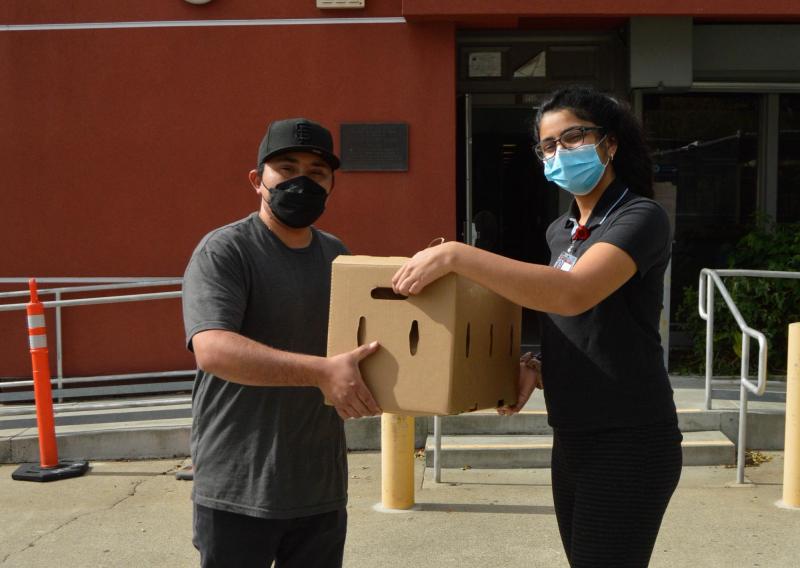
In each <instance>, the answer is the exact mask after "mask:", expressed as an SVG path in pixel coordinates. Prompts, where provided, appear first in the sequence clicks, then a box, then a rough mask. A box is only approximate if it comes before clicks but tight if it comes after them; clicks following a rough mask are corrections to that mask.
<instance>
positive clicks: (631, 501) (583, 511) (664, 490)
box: [552, 424, 683, 568]
mask: <svg viewBox="0 0 800 568" xmlns="http://www.w3.org/2000/svg"><path fill="white" fill-rule="evenodd" d="M682 439H683V437H682V436H681V433H680V431H679V430H678V427H677V426H675V425H674V424H654V425H649V426H642V427H633V428H621V429H614V430H603V431H594V432H566V431H559V430H556V431H555V433H554V440H553V459H552V481H553V501H554V503H555V509H556V518H557V519H558V530H559V532H560V533H561V541H562V543H563V544H564V550H565V551H566V553H567V558H568V559H569V563H570V566H571V567H572V568H584V567H592V568H599V567H603V566H613V567H615V568H641V567H646V566H647V565H648V563H649V562H650V555H651V554H652V552H653V545H654V544H655V541H656V537H657V536H658V529H659V527H660V526H661V519H662V517H663V516H664V512H665V511H666V509H667V504H668V503H669V500H670V497H672V493H673V492H674V491H675V487H676V486H677V485H678V480H679V479H680V475H681V465H682V456H681V440H682Z"/></svg>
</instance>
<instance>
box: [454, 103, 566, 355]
mask: <svg viewBox="0 0 800 568" xmlns="http://www.w3.org/2000/svg"><path fill="white" fill-rule="evenodd" d="M462 110H463V112H461V113H460V114H461V120H460V121H459V122H461V123H462V124H460V125H459V126H460V130H461V131H462V132H463V133H464V137H461V140H462V141H464V144H462V146H463V148H462V149H461V151H460V152H459V154H460V160H459V162H460V166H459V170H460V172H461V175H460V176H459V187H460V190H459V192H458V193H459V207H458V209H459V219H458V222H459V225H458V226H459V228H460V229H461V231H460V232H461V236H462V239H463V238H464V235H465V234H467V233H468V231H467V230H466V228H465V225H466V209H467V208H466V205H465V201H466V193H467V191H468V188H467V184H466V175H465V172H466V139H465V136H466V131H467V129H466V127H465V125H464V124H463V123H464V122H465V121H466V120H467V118H466V109H465V108H464V106H463V104H462ZM535 115H536V109H535V108H533V107H532V106H516V105H514V106H481V105H474V106H472V108H471V132H472V183H471V192H472V207H471V209H472V238H473V242H474V245H475V246H477V247H480V248H483V249H485V250H489V251H491V252H494V253H496V254H499V255H503V256H506V257H509V258H513V259H516V260H521V261H525V262H535V263H539V264H548V262H549V260H550V256H549V251H548V248H547V243H546V241H545V231H546V230H547V226H548V225H549V224H550V222H551V221H552V220H553V219H554V218H555V217H556V216H557V210H558V194H557V192H556V191H555V190H554V189H553V188H552V187H551V186H550V184H548V183H547V181H546V180H545V179H544V175H543V173H542V165H541V163H540V162H539V160H538V159H537V158H536V155H535V154H534V153H533V150H532V143H533V123H534V118H535ZM539 338H540V335H539V321H538V314H537V313H536V312H534V311H532V310H527V309H524V310H523V323H522V344H523V349H528V350H529V349H534V348H537V347H538V345H539V343H540V339H539Z"/></svg>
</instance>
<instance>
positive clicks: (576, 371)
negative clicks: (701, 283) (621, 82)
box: [542, 180, 677, 430]
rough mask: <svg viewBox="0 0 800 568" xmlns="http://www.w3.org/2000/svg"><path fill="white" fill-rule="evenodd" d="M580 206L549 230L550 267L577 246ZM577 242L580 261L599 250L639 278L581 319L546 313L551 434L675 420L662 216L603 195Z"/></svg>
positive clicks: (645, 203)
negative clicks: (620, 254) (626, 258)
mask: <svg viewBox="0 0 800 568" xmlns="http://www.w3.org/2000/svg"><path fill="white" fill-rule="evenodd" d="M579 218H580V215H579V213H578V209H577V204H576V203H575V202H574V201H573V203H572V207H571V208H570V210H569V211H568V212H567V213H565V214H564V215H562V216H561V217H559V218H558V219H556V220H555V221H554V222H553V223H552V224H551V225H550V227H549V228H548V229H547V243H548V245H549V247H550V265H551V266H553V265H555V263H556V261H557V259H558V257H559V255H560V254H561V253H562V252H564V251H567V250H568V249H569V247H570V244H571V243H572V233H573V229H574V227H575V225H576V223H577V221H576V219H579ZM586 227H587V228H588V229H589V231H590V234H589V237H588V238H587V239H586V240H583V241H575V243H574V246H573V250H572V254H573V255H574V256H575V257H577V258H578V261H577V262H580V257H581V255H582V254H583V253H585V252H586V251H587V250H589V248H590V247H591V246H592V245H594V244H595V243H599V242H605V243H611V244H613V245H615V246H617V247H619V248H621V249H622V250H624V251H625V252H626V253H628V254H629V255H630V257H631V258H632V259H633V261H634V262H635V263H636V268H637V272H636V273H635V274H634V275H633V276H632V277H631V278H630V280H628V281H627V282H626V283H625V284H624V285H623V286H622V287H621V288H619V289H618V290H616V291H615V292H614V293H613V294H611V295H610V296H609V297H607V298H606V299H605V300H603V301H602V302H600V303H599V304H597V305H596V306H595V307H593V308H591V309H589V310H587V311H586V312H584V313H582V314H579V315H576V316H570V317H565V316H559V315H555V314H544V317H543V318H542V321H543V329H542V332H543V334H542V355H543V361H542V377H543V381H544V386H545V389H544V394H545V401H546V403H547V413H548V420H549V423H550V425H551V426H553V427H554V428H563V429H574V430H588V429H600V428H617V427H625V426H634V425H644V424H650V423H654V422H661V421H675V420H677V418H676V414H675V404H674V402H673V400H672V388H671V386H670V384H669V378H668V376H667V372H666V369H665V368H664V359H663V350H662V348H661V338H660V335H659V330H658V328H659V319H660V317H661V309H662V306H663V299H664V298H663V296H664V294H663V292H664V270H665V269H666V267H667V263H668V262H669V257H670V250H671V242H672V230H671V228H670V223H669V217H668V216H667V213H666V212H665V211H664V209H663V208H662V207H661V206H660V205H659V204H658V203H656V202H655V201H653V200H652V199H646V198H644V197H640V196H639V195H637V194H634V193H633V192H631V191H629V190H627V187H626V186H625V185H624V184H623V183H621V182H620V181H619V180H615V181H614V182H612V183H611V185H609V187H608V188H606V191H605V192H604V193H603V195H602V197H601V198H600V201H598V203H597V205H596V206H595V208H594V210H593V211H592V214H591V216H590V217H589V221H588V223H587V224H586Z"/></svg>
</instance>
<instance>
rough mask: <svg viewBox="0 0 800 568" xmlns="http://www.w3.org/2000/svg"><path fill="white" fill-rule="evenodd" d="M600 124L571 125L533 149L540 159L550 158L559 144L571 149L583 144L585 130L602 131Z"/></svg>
mask: <svg viewBox="0 0 800 568" xmlns="http://www.w3.org/2000/svg"><path fill="white" fill-rule="evenodd" d="M603 131H605V128H604V127H602V126H573V127H572V128H567V129H566V130H565V131H564V132H562V133H561V136H559V137H558V138H548V139H547V140H542V141H541V142H539V143H538V144H535V145H534V146H533V151H534V152H536V155H537V156H539V159H540V160H542V161H545V160H550V159H552V158H553V156H555V155H556V148H557V147H558V145H559V144H561V147H562V148H564V149H565V150H573V149H575V148H577V147H578V146H583V144H584V138H586V133H587V132H603Z"/></svg>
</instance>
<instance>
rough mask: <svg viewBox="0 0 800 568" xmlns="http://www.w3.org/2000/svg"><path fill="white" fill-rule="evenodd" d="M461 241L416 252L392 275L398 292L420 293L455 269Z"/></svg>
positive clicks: (408, 294) (393, 286) (405, 294)
mask: <svg viewBox="0 0 800 568" xmlns="http://www.w3.org/2000/svg"><path fill="white" fill-rule="evenodd" d="M458 246H460V243H456V242H448V243H444V244H441V245H438V246H435V247H431V248H426V249H424V250H421V251H419V252H418V253H417V254H415V255H414V256H413V257H412V258H411V260H409V261H408V262H406V263H405V264H404V265H403V266H401V267H400V269H399V270H398V271H397V272H396V273H395V275H394V276H393V277H392V288H393V289H394V292H395V293H396V294H402V295H403V296H413V295H415V294H419V293H420V292H422V290H423V289H424V288H425V287H426V286H427V285H428V284H430V283H431V282H434V281H436V280H438V279H439V278H441V277H442V276H444V275H445V274H448V273H450V272H452V271H453V260H454V258H455V252H456V250H457V248H458Z"/></svg>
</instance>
